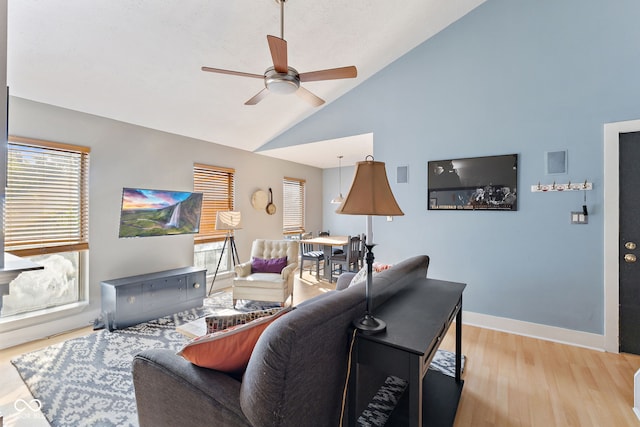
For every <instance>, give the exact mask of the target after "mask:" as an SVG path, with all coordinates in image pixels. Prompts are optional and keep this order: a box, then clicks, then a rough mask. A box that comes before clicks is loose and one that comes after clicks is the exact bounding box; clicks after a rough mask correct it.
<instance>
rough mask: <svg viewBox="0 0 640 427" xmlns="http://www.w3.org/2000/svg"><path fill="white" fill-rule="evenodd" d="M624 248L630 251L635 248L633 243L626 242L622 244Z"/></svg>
mask: <svg viewBox="0 0 640 427" xmlns="http://www.w3.org/2000/svg"><path fill="white" fill-rule="evenodd" d="M624 247H625V248H627V249H629V250H630V251H632V250H634V249H635V248H636V244H635V242H627V243H625V244H624Z"/></svg>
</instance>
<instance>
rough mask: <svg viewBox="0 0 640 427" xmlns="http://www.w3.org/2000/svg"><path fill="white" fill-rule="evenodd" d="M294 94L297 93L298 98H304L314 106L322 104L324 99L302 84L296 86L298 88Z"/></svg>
mask: <svg viewBox="0 0 640 427" xmlns="http://www.w3.org/2000/svg"><path fill="white" fill-rule="evenodd" d="M296 95H298V96H299V97H300V98H302V99H304V100H305V101H307V102H308V103H309V104H311V105H313V106H314V107H319V106H321V105H322V104H324V99H322V98H320V97H318V96H316V95H314V94H313V93H311V92H309V91H308V90H307V89H305V88H303V87H302V86H300V87H299V88H298V90H297V91H296Z"/></svg>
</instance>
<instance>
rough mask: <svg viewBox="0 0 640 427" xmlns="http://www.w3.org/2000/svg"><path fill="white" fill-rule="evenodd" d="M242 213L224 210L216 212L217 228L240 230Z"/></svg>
mask: <svg viewBox="0 0 640 427" xmlns="http://www.w3.org/2000/svg"><path fill="white" fill-rule="evenodd" d="M241 220H242V215H241V214H240V212H237V211H236V212H234V211H224V212H218V213H216V230H239V229H241V228H242V225H241V223H240V222H241Z"/></svg>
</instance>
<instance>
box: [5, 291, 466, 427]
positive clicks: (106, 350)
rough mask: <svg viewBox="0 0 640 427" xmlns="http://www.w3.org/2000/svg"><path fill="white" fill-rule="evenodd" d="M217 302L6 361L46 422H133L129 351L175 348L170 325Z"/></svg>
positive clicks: (250, 306) (219, 305)
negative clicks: (14, 369) (35, 400)
mask: <svg viewBox="0 0 640 427" xmlns="http://www.w3.org/2000/svg"><path fill="white" fill-rule="evenodd" d="M269 306H271V304H270V303H260V302H252V301H238V304H237V305H236V307H235V309H236V310H237V311H250V310H255V309H262V308H267V307H269ZM223 308H224V309H227V310H228V309H230V308H231V294H230V293H228V292H227V293H221V294H216V295H213V296H212V297H210V298H208V299H207V300H206V301H205V306H204V307H201V308H197V309H192V310H188V311H184V312H181V313H177V314H175V315H172V316H167V317H162V318H160V319H156V320H152V321H150V322H146V323H142V324H140V325H136V326H132V327H129V328H126V329H122V330H116V331H113V332H109V331H107V330H100V331H97V332H95V333H92V334H90V335H87V336H85V337H79V338H74V339H71V340H68V341H65V342H63V343H60V344H56V345H52V346H50V347H47V348H44V349H42V350H38V351H35V352H31V353H26V354H23V355H20V356H18V357H17V358H15V359H13V360H12V361H11V363H13V365H14V366H15V367H16V369H17V370H18V372H19V374H20V376H21V377H22V379H23V380H24V382H25V384H26V385H27V386H28V387H29V390H30V391H31V393H32V394H33V397H34V398H35V399H38V400H39V401H40V402H41V404H42V407H41V410H42V412H43V413H44V415H45V417H46V418H47V420H48V421H49V423H50V424H51V425H52V426H54V427H57V426H101V427H102V426H137V425H138V418H137V411H136V402H135V396H134V391H133V380H132V378H131V362H132V361H133V357H134V356H135V355H136V354H137V353H139V352H141V351H142V350H145V349H148V348H168V349H172V350H176V351H177V350H178V349H179V348H181V347H182V345H183V344H184V343H185V342H186V341H187V338H186V337H185V336H184V335H182V334H180V333H179V332H176V330H175V328H176V326H179V325H182V324H184V323H187V322H191V321H193V320H195V319H197V318H199V317H203V316H206V315H207V314H211V313H213V312H215V311H216V310H219V309H223ZM439 353H440V351H439ZM434 360H435V358H434ZM443 360H444V362H442V363H440V365H443V366H445V367H446V366H447V365H450V364H451V363H450V362H451V357H450V356H448V355H446V354H443ZM453 363H455V362H453ZM454 366H455V365H454ZM445 369H446V368H445ZM400 394H401V391H400ZM400 394H398V398H399V396H400ZM394 406H395V405H394ZM389 412H390V411H389ZM387 416H388V415H387ZM371 425H375V424H371Z"/></svg>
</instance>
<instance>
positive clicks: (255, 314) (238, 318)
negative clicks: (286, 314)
mask: <svg viewBox="0 0 640 427" xmlns="http://www.w3.org/2000/svg"><path fill="white" fill-rule="evenodd" d="M281 310H282V307H274V308H267V309H264V310H255V311H249V312H246V313H234V314H226V315H212V316H206V317H205V319H204V320H205V323H206V325H207V333H208V334H212V333H214V332H218V331H221V330H223V329H227V328H230V327H232V326H236V325H244V324H245V323H249V322H251V321H253V320H256V319H259V318H261V317H266V316H271V315H272V314H276V313H278V312H279V311H281Z"/></svg>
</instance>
